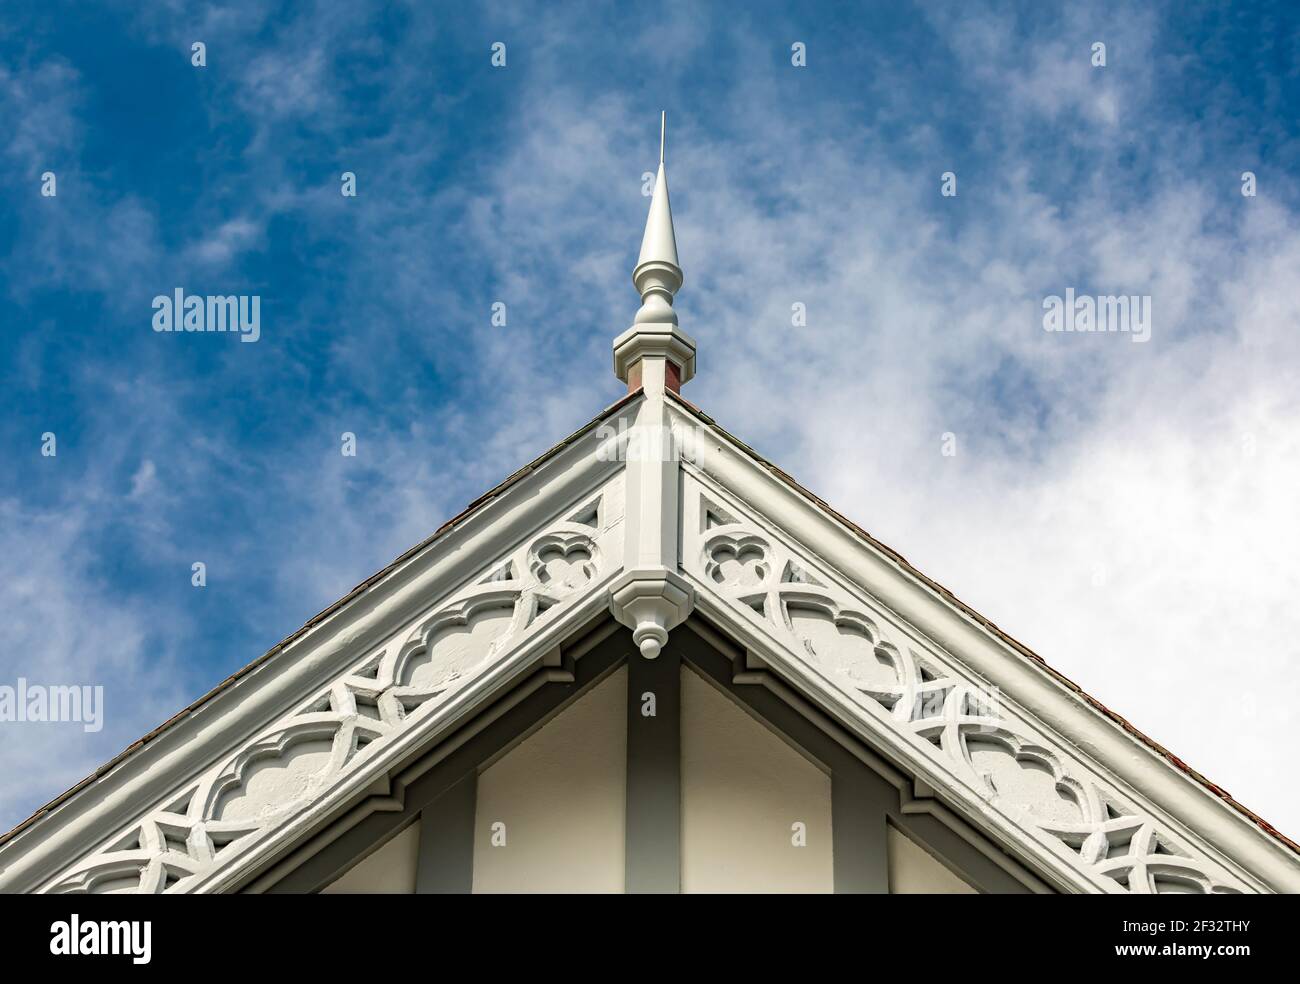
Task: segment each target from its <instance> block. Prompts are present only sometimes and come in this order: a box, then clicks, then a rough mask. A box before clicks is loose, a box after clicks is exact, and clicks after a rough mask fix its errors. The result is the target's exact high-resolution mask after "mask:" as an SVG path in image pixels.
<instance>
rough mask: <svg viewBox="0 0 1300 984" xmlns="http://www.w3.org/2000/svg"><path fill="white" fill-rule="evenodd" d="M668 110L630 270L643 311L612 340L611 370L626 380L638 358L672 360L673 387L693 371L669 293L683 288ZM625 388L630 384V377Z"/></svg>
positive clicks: (689, 346)
mask: <svg viewBox="0 0 1300 984" xmlns="http://www.w3.org/2000/svg"><path fill="white" fill-rule="evenodd" d="M667 133H668V113H667V111H664V112H661V113H660V114H659V173H658V174H656V175H655V187H654V193H653V195H652V196H651V198H650V214H649V215H648V216H647V217H646V222H645V235H644V236H643V237H642V239H641V253H640V255H639V256H638V257H637V262H636V268H635V269H634V270H633V271H632V283H634V284H636V289H637V291H638V293H640V295H641V310H639V311H638V312H637V313H636V317H635V318H634V319H633V322H632V327H631V328H629V329H628V330H627V331H626V332H624V333H623V334H622V335H620V336H619V337H618V339H616V340H615V342H614V371H615V373H617V375H618V377H619V379H623V380H629V370H630V369H631V367H632V366H633V365H635V364H636V362H637V361H638V360H639V359H641V358H642V357H648V358H652V359H653V360H656V361H658V362H659V363H660V367H661V368H662V364H663V360H667V361H668V362H671V363H672V365H673V367H674V370H673V372H672V373H669V374H668V375H667V376H666V377H665V378H667V379H669V380H670V382H669V384H668V385H669V387H670V388H672V389H676V388H677V386H678V385H680V384H681V383H685V382H686V381H688V380H689V379H690V378H691V377H692V376H694V375H695V342H694V341H692V340H691V338H690V336H689V335H687V334H686V333H685V332H683V331H682V330H681V329H680V328H678V327H677V312H676V311H674V310H673V295H675V294H676V293H677V291H678V289H679V288H680V287H681V286H682V268H681V267H680V266H678V265H677V236H676V233H675V232H674V231H673V209H672V205H671V203H670V202H669V200H668V172H667V170H666V168H665V167H664V150H665V147H666V144H667ZM628 385H629V386H632V385H633V383H632V382H631V381H629V383H628Z"/></svg>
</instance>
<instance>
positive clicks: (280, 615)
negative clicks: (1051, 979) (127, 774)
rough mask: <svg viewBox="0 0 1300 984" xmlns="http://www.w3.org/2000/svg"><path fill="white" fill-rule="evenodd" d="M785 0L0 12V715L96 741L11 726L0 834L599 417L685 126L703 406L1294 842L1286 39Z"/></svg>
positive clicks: (1298, 576)
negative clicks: (950, 190) (72, 717)
mask: <svg viewBox="0 0 1300 984" xmlns="http://www.w3.org/2000/svg"><path fill="white" fill-rule="evenodd" d="M788 8H789V5H769V4H761V3H753V4H745V5H725V6H724V5H721V4H716V5H715V4H682V5H671V4H667V5H663V6H662V7H656V6H654V5H628V4H613V3H608V4H590V5H584V6H583V7H581V8H579V7H560V6H559V5H554V4H545V5H526V4H505V3H503V4H493V5H491V7H490V8H489V7H486V6H483V7H480V6H479V5H476V4H464V5H459V4H458V5H451V4H392V5H388V4H379V3H350V2H331V3H322V4H310V3H305V4H284V3H271V2H261V0H246V2H236V3H229V4H207V3H194V4H183V3H167V2H161V3H150V4H137V3H121V4H112V3H110V4H102V5H99V6H93V5H83V4H75V5H73V4H58V3H54V4H50V3H41V4H35V3H23V2H17V3H13V4H10V5H9V6H8V8H7V11H6V17H5V18H4V24H3V25H2V26H0V127H2V132H4V133H5V135H6V138H5V140H4V142H3V144H0V188H3V193H2V194H0V257H3V259H2V262H0V327H2V331H3V335H2V343H0V400H2V401H3V413H0V449H2V450H3V455H4V460H5V464H6V467H5V468H4V469H0V683H12V682H13V681H14V680H15V679H16V678H18V677H20V676H25V677H26V678H28V679H29V680H31V681H34V682H48V683H74V682H75V683H92V684H103V685H104V686H105V688H106V691H107V694H106V700H107V712H106V720H105V726H104V729H103V731H101V732H99V733H97V734H85V733H84V732H83V731H82V730H81V729H80V728H79V727H76V726H57V725H41V726H35V725H15V724H0V734H3V736H4V738H5V740H4V741H3V742H0V827H8V826H9V825H10V824H12V823H14V822H17V821H18V820H20V819H22V817H24V816H25V815H27V813H29V812H30V811H31V810H32V809H33V808H35V807H36V806H38V805H39V804H40V803H42V802H44V801H45V800H46V799H48V798H49V797H50V796H52V795H54V794H56V793H58V792H60V791H61V790H62V789H64V788H66V787H67V786H68V785H70V784H71V783H73V782H75V781H76V780H78V779H79V778H81V777H82V776H83V775H85V774H87V773H88V772H90V771H91V770H92V769H93V768H94V767H95V766H97V765H99V764H100V763H102V762H103V761H105V760H107V759H108V758H109V757H111V756H112V755H113V754H115V753H116V752H118V751H119V750H121V748H123V747H125V746H126V745H127V744H129V743H130V742H131V741H132V740H134V739H135V738H137V737H138V736H139V735H141V734H143V733H144V732H145V731H147V730H149V729H150V728H152V727H153V726H155V725H156V724H158V723H159V722H161V721H162V720H164V719H166V718H167V717H169V716H170V715H171V714H172V713H174V711H175V710H177V709H179V708H180V707H181V706H183V705H184V704H186V703H188V702H189V701H191V700H192V699H194V698H195V697H197V696H198V695H200V694H201V693H203V692H205V691H206V690H208V689H209V688H210V687H211V686H213V685H214V684H216V683H217V682H219V681H220V680H221V679H223V678H224V677H225V676H227V675H228V674H229V673H231V672H233V671H234V670H236V669H238V668H239V667H240V666H242V665H244V664H246V663H247V662H249V661H250V660H252V659H253V658H255V657H256V656H258V655H260V654H261V653H262V652H264V651H265V650H266V649H268V648H269V647H270V646H272V645H273V644H274V643H275V642H277V641H278V640H279V639H280V638H282V637H284V636H285V635H287V634H288V633H289V632H291V631H292V630H294V629H295V628H297V627H298V626H299V625H301V624H302V623H303V622H304V621H305V620H306V619H307V618H309V617H310V616H311V615H313V614H314V613H316V612H317V611H319V610H320V609H322V608H324V607H326V606H327V605H328V604H330V603H331V602H332V601H333V600H335V599H336V598H337V597H339V596H341V595H342V594H344V593H345V592H346V591H347V589H348V588H350V587H351V586H352V585H353V584H355V583H357V582H358V581H360V580H362V579H364V578H365V577H366V576H367V575H369V574H371V573H372V572H374V571H375V570H377V569H379V568H380V567H382V566H383V565H384V564H386V563H387V562H388V561H389V560H391V559H392V558H393V557H395V556H396V555H397V554H399V553H401V552H402V551H403V550H404V549H406V548H407V547H409V546H410V545H411V544H413V543H415V542H417V541H418V540H420V539H422V538H423V537H425V536H427V535H428V533H429V532H431V531H432V530H433V529H434V528H436V527H437V526H438V525H439V524H440V523H441V522H442V521H444V520H445V519H446V518H448V517H450V516H452V515H454V514H456V513H457V512H459V511H460V509H461V508H462V507H463V506H464V505H465V504H466V503H467V502H469V501H470V500H471V499H473V498H474V497H476V496H477V495H478V494H479V493H481V492H482V491H484V490H485V489H487V488H488V487H490V486H491V485H493V484H495V483H496V482H497V481H499V480H500V479H501V478H503V477H505V476H506V475H507V474H509V473H510V472H511V471H513V470H514V469H515V468H516V467H518V466H519V465H520V464H522V463H524V462H525V461H527V460H529V459H531V458H532V457H534V456H535V455H536V454H538V453H540V452H541V451H543V450H545V449H546V448H547V447H549V446H550V445H551V444H553V443H554V442H555V441H556V440H558V439H560V438H561V437H563V436H564V435H565V434H567V433H568V432H569V431H571V430H572V429H574V428H575V427H577V426H579V425H580V424H582V423H583V422H585V421H586V420H588V419H590V418H591V417H592V416H594V415H595V413H596V412H598V411H599V410H600V409H601V408H602V407H604V406H605V405H607V404H608V403H610V402H611V401H612V400H613V399H615V398H616V397H617V396H618V395H619V393H620V389H621V384H619V383H618V381H617V380H616V379H615V378H614V376H613V374H612V371H611V365H610V361H611V357H610V342H611V340H612V339H613V338H614V336H615V335H616V334H618V332H620V331H621V330H622V329H623V328H625V327H626V326H627V325H628V324H629V323H630V318H631V316H632V314H633V313H634V312H635V310H636V306H637V303H638V301H637V298H636V296H635V293H634V291H633V290H632V288H631V284H630V272H631V268H632V265H633V263H634V261H635V255H636V249H637V247H638V245H639V242H640V232H641V227H642V224H643V222H644V216H645V210H646V207H647V199H646V198H644V197H643V196H642V184H643V182H642V175H643V173H644V172H645V171H647V170H649V169H651V168H652V167H653V165H654V163H655V153H656V150H657V147H656V138H657V136H658V132H657V126H658V113H659V110H660V109H666V110H667V111H668V114H669V134H668V157H669V172H670V180H671V185H672V189H673V206H674V214H675V217H676V221H677V235H678V245H679V251H680V255H681V259H682V265H683V267H684V269H685V274H686V283H685V286H684V288H683V290H682V291H681V293H680V294H679V296H678V303H677V307H678V310H679V311H680V312H681V316H682V323H683V326H684V327H685V328H686V330H688V331H689V332H691V333H692V334H693V335H694V336H695V337H696V339H697V340H698V342H699V344H700V356H699V376H698V377H697V379H696V380H695V381H693V382H692V383H691V384H690V385H689V386H688V388H687V390H686V394H685V395H687V396H688V397H689V398H690V399H691V400H692V401H694V402H696V403H697V404H699V405H701V406H702V407H704V408H705V409H706V410H707V411H709V412H710V413H711V414H712V415H714V416H715V417H716V418H717V419H718V420H719V421H720V422H722V423H723V424H724V426H727V427H728V428H729V429H730V430H732V431H733V432H735V433H737V434H738V435H739V436H741V437H742V438H744V439H745V440H747V441H748V442H749V443H751V444H752V445H754V446H755V447H757V448H758V449H759V450H760V451H761V452H762V453H763V454H765V455H766V456H768V457H770V458H772V459H774V460H776V461H777V462H779V463H780V464H781V465H782V466H783V467H785V468H786V469H787V470H788V471H790V472H791V473H793V474H794V475H795V476H796V477H798V478H799V479H800V480H801V481H803V482H804V483H805V484H807V485H808V486H810V487H811V488H812V489H814V490H815V491H817V492H818V493H819V494H821V495H822V496H823V497H824V498H826V499H827V500H829V501H830V502H832V503H833V504H834V505H836V506H837V508H839V509H840V510H841V511H842V512H844V513H846V514H847V515H849V516H850V517H852V518H854V519H855V520H857V521H858V522H859V523H861V524H862V525H863V526H865V527H866V528H867V529H868V530H870V531H871V532H873V533H874V534H876V535H877V536H879V537H880V538H881V539H883V540H884V541H885V542H887V543H889V544H891V545H892V546H894V547H896V548H897V549H899V550H900V551H901V552H902V553H903V554H904V555H905V556H907V557H908V558H909V559H910V560H911V561H912V562H913V563H915V564H917V566H919V567H920V568H921V569H922V570H925V571H926V572H927V573H929V574H930V575H932V576H933V577H935V578H936V579H937V580H939V581H940V582H941V583H944V584H945V585H947V586H948V587H950V588H951V589H952V590H954V591H955V592H956V593H957V594H958V596H960V597H962V598H963V599H965V600H967V601H968V602H970V603H971V604H973V605H974V606H975V607H976V608H978V609H979V610H981V611H983V612H984V613H985V614H987V615H988V616H990V617H991V618H993V619H994V620H995V621H997V622H998V623H999V624H1000V625H1002V626H1003V627H1005V628H1006V629H1007V630H1008V631H1010V632H1011V633H1012V634H1013V635H1015V636H1017V637H1018V638H1020V639H1021V640H1022V641H1024V642H1025V643H1027V644H1028V645H1030V646H1031V647H1033V648H1035V649H1036V650H1037V651H1038V652H1040V653H1041V654H1043V655H1044V657H1045V658H1047V659H1048V661H1049V662H1051V663H1052V664H1053V665H1055V666H1057V667H1058V668H1060V669H1061V670H1062V671H1063V672H1065V673H1066V674H1067V675H1069V676H1070V677H1072V678H1073V679H1075V680H1076V681H1078V682H1079V683H1080V684H1082V685H1083V686H1085V687H1086V688H1087V689H1089V690H1090V691H1091V692H1092V693H1094V694H1095V695H1096V696H1098V697H1099V698H1101V699H1102V700H1103V701H1105V702H1106V703H1108V704H1110V705H1111V706H1112V707H1114V708H1116V709H1117V710H1119V711H1120V712H1121V713H1124V714H1125V715H1126V716H1128V717H1129V718H1130V719H1131V720H1133V721H1134V722H1135V723H1136V724H1137V725H1138V726H1139V727H1141V728H1143V729H1144V730H1146V731H1147V732H1148V733H1149V734H1151V735H1152V736H1153V737H1155V738H1156V739H1157V740H1159V741H1162V742H1164V743H1165V744H1167V745H1168V746H1169V747H1170V748H1172V749H1173V750H1174V751H1175V752H1176V753H1178V754H1180V755H1181V756H1182V757H1183V758H1185V759H1186V760H1187V761H1189V762H1190V763H1191V764H1192V765H1193V766H1195V767H1197V768H1199V769H1201V770H1202V771H1203V772H1205V773H1206V774H1207V775H1209V776H1210V777H1211V778H1213V779H1214V780H1216V781H1218V782H1220V783H1221V784H1222V785H1224V786H1225V787H1226V788H1228V789H1229V790H1230V791H1232V792H1233V793H1234V794H1235V795H1237V796H1238V797H1239V798H1240V799H1242V800H1243V801H1244V802H1245V803H1246V804H1247V805H1248V806H1251V807H1252V808H1254V809H1256V810H1258V811H1259V812H1261V813H1262V814H1264V815H1265V816H1266V817H1267V818H1269V819H1270V820H1272V821H1274V822H1275V823H1277V824H1278V825H1279V826H1280V827H1282V828H1283V829H1284V830H1288V831H1289V832H1290V833H1292V834H1293V835H1294V834H1295V833H1297V831H1300V791H1298V790H1297V789H1295V788H1294V784H1289V785H1288V786H1287V787H1286V788H1282V787H1281V786H1280V785H1279V784H1277V783H1276V781H1275V780H1276V776H1277V774H1278V772H1279V770H1280V769H1281V768H1283V767H1284V766H1285V763H1288V762H1290V761H1292V759H1293V757H1294V753H1295V738H1294V735H1295V733H1296V729H1297V727H1300V719H1298V718H1300V714H1298V713H1297V711H1296V710H1295V708H1294V705H1295V694H1296V692H1297V690H1298V689H1300V669H1298V668H1297V667H1298V666H1300V645H1298V644H1297V643H1296V641H1295V640H1296V639H1297V638H1300V613H1297V611H1296V606H1295V605H1294V598H1295V597H1296V596H1297V592H1300V561H1297V560H1296V558H1297V557H1298V556H1300V533H1298V532H1297V527H1298V525H1300V524H1297V523H1296V521H1295V489H1296V488H1297V485H1300V397H1297V393H1300V386H1297V379H1298V378H1300V374H1298V373H1297V370H1300V341H1298V337H1300V334H1298V333H1300V299H1298V297H1297V288H1296V285H1297V283H1300V277H1298V276H1297V269H1300V223H1297V214H1298V210H1300V185H1298V184H1297V180H1296V175H1297V173H1298V168H1297V164H1298V163H1300V133H1298V130H1300V112H1298V110H1300V98H1298V96H1300V21H1298V18H1297V15H1296V14H1295V12H1294V9H1293V8H1292V9H1288V8H1289V5H1288V4H1285V3H1281V2H1278V3H1255V4H1251V3H1236V4H1233V5H1232V6H1231V8H1230V9H1221V5H1217V4H1187V3H1178V4H1148V3H1134V4H1094V3H1079V4H1069V5H1060V7H1059V9H1058V8H1057V5H1051V4H1041V3H1027V4H997V5H986V4H982V3H978V2H962V3H953V4H917V5H910V4H894V3H889V4H884V3H880V4H859V5H849V4H833V3H804V4H800V5H798V7H797V9H794V10H791V9H788ZM195 41H201V42H203V43H204V44H205V45H206V46H207V65H206V67H202V68H198V67H194V66H193V65H192V64H191V61H190V46H191V44H192V43H193V42H195ZM498 41H500V42H504V43H505V45H506V54H507V57H506V65H505V67H503V68H496V67H493V66H492V64H491V46H492V44H493V43H494V42H498ZM1096 41H1101V42H1103V43H1105V44H1106V46H1107V51H1106V53H1107V64H1106V66H1105V67H1104V68H1094V67H1093V66H1092V65H1091V64H1090V57H1091V46H1092V44H1093V43H1094V42H1096ZM795 42H803V43H804V44H805V45H806V46H807V65H806V67H795V66H793V65H792V64H791V45H792V44H793V43H795ZM1247 170H1249V171H1252V172H1254V173H1255V174H1256V176H1257V181H1258V195H1257V196H1256V197H1253V198H1247V197H1243V195H1242V194H1241V174H1242V172H1243V171H1247ZM45 171H53V172H55V174H56V175H57V182H58V184H57V188H58V194H57V196H56V197H54V198H47V197H42V196H41V194H40V187H41V175H42V173H43V172H45ZM343 171H351V172H354V173H355V174H356V175H357V191H358V193H357V195H356V197H355V198H345V197H343V196H342V195H341V194H340V174H341V173H342V172H343ZM945 171H952V172H954V173H955V174H956V175H957V181H958V194H957V196H956V197H943V196H942V195H941V194H940V175H941V174H942V173H943V172H945ZM177 287H183V288H185V289H186V290H187V291H189V292H191V293H198V294H257V295H260V297H261V299H262V333H261V338H260V339H259V341H258V342H257V343H256V344H242V343H240V341H239V340H238V339H237V338H236V337H233V336H227V335H190V334H178V335H166V334H158V333H155V332H154V331H152V330H151V327H150V321H151V317H152V313H153V312H152V309H151V300H152V298H153V297H154V296H155V295H158V294H169V293H171V292H172V291H173V290H174V289H175V288H177ZM1067 287H1074V288H1075V289H1076V290H1077V291H1079V292H1081V293H1083V292H1094V293H1099V294H1103V293H1104V294H1110V293H1132V294H1139V295H1149V296H1151V298H1152V305H1153V310H1154V324H1153V329H1152V337H1151V340H1150V342H1148V343H1146V344H1132V342H1131V339H1130V338H1128V337H1126V336H1114V335H1101V336H1074V335H1070V336H1065V335H1053V334H1049V333H1046V332H1044V331H1043V330H1042V327H1041V320H1040V319H1041V302H1042V299H1043V298H1044V297H1045V296H1047V295H1051V294H1061V293H1063V292H1064V290H1065V288H1067ZM498 301H499V302H503V303H505V304H506V305H507V311H508V323H507V325H506V326H504V327H501V326H493V325H492V323H491V320H490V318H491V306H492V304H493V303H495V302H498ZM794 303H802V304H804V305H806V307H807V310H808V323H807V325H806V326H801V327H795V326H792V324H791V318H790V311H791V305H792V304H794ZM344 431H349V432H352V433H355V434H356V435H357V442H358V454H357V456H356V457H355V458H344V457H343V456H342V455H340V453H339V445H340V434H341V433H342V432H344ZM45 432H53V433H54V434H55V435H56V436H57V442H58V444H57V447H58V454H57V456H56V457H53V458H49V457H43V456H42V455H41V454H40V446H41V435H42V434H43V433H45ZM945 434H952V435H954V436H955V439H956V442H957V443H956V446H957V448H958V453H957V454H956V455H955V456H945V455H943V454H941V451H940V449H941V440H942V437H943V435H945ZM195 561H202V562H203V563H205V564H206V565H207V568H208V585H207V587H205V588H203V589H197V588H194V587H193V586H192V585H191V583H190V576H191V574H190V572H191V564H193V563H194V562H195ZM19 728H22V729H24V730H22V731H21V732H19V731H18V730H17V729H19Z"/></svg>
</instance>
